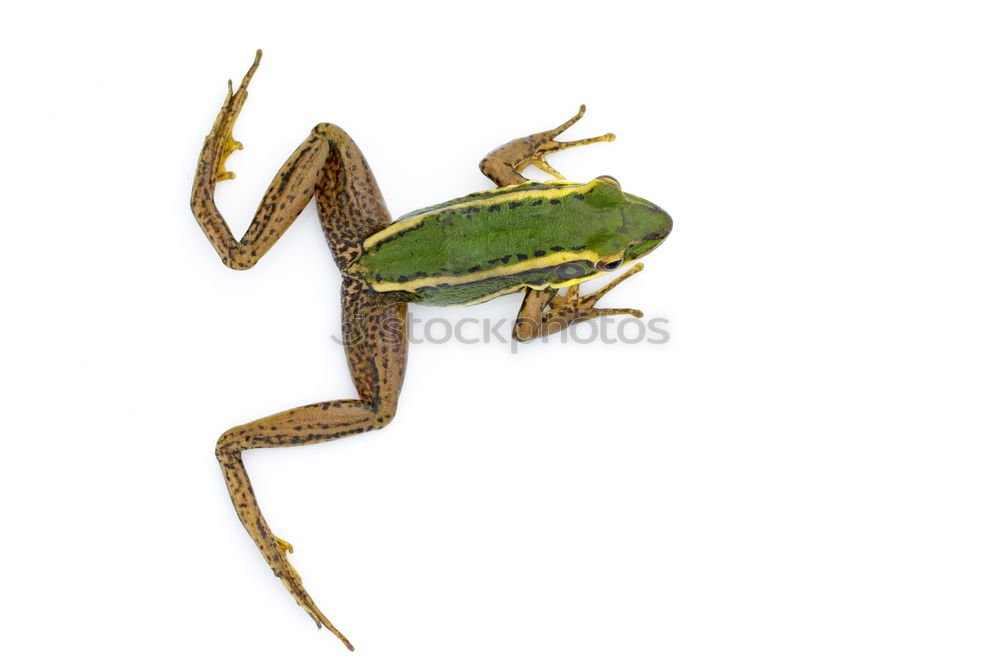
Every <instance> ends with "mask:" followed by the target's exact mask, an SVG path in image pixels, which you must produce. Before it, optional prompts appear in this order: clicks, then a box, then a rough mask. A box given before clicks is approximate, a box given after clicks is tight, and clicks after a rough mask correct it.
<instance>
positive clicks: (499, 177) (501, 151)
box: [479, 104, 615, 187]
mask: <svg viewBox="0 0 1000 667" xmlns="http://www.w3.org/2000/svg"><path fill="white" fill-rule="evenodd" d="M586 111H587V107H586V105H584V104H581V105H580V110H579V111H578V112H577V113H576V115H574V116H573V117H572V118H570V119H569V120H567V121H566V122H565V123H563V124H562V125H559V126H558V127H554V128H552V129H551V130H545V131H544V132H536V133H535V134H529V135H528V136H526V137H520V138H519V139H514V140H512V141H508V142H507V143H505V144H504V145H502V146H500V147H499V148H496V149H494V150H493V151H491V152H490V153H489V154H488V155H487V156H486V157H484V158H483V160H482V162H480V163H479V169H480V171H482V172H483V174H485V175H486V177H487V178H488V179H490V180H491V181H493V182H494V183H496V184H497V186H498V187H503V186H505V185H515V184H517V183H524V182H525V181H527V180H528V179H527V178H525V177H524V176H523V175H522V174H521V171H522V170H523V169H525V168H526V167H528V166H530V165H534V166H536V167H538V168H539V169H541V170H542V171H544V172H546V173H548V174H550V175H552V176H553V177H554V178H556V179H558V180H560V181H561V180H565V179H564V178H563V175H562V174H560V173H559V172H558V171H556V170H555V169H553V168H552V166H551V165H549V163H548V162H547V161H546V159H545V156H546V155H548V154H549V153H554V152H556V151H561V150H565V149H567V148H572V147H574V146H585V145H587V144H593V143H597V142H599V141H614V140H615V135H614V134H611V133H610V132H609V133H608V134H602V135H601V136H599V137H590V138H589V139H577V140H576V141H558V140H556V137H557V136H559V135H560V134H562V133H563V132H564V131H565V130H566V129H568V128H569V127H570V126H572V125H573V124H574V123H576V122H577V121H578V120H580V119H581V118H583V114H584V113H585V112H586Z"/></svg>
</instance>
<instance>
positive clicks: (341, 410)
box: [191, 51, 672, 650]
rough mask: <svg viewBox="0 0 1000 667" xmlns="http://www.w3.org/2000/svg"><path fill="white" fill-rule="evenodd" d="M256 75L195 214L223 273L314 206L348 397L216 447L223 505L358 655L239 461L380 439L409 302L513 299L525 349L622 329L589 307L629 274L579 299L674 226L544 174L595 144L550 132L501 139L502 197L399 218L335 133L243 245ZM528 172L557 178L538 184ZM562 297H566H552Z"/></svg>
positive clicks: (262, 213) (282, 189)
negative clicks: (550, 338)
mask: <svg viewBox="0 0 1000 667" xmlns="http://www.w3.org/2000/svg"><path fill="white" fill-rule="evenodd" d="M260 58H261V52H260V51H257V56H256V58H255V59H254V63H253V65H252V66H251V67H250V70H249V71H248V72H247V74H246V76H245V77H244V78H243V81H242V83H241V85H240V87H239V88H238V89H237V90H236V92H235V93H234V92H233V86H232V81H230V82H229V90H228V93H227V95H226V100H225V102H224V103H223V106H222V110H221V111H220V112H219V115H218V117H217V118H216V120H215V123H214V125H213V127H212V130H211V132H210V133H209V135H208V136H207V137H206V139H205V144H204V147H203V148H202V151H201V155H200V157H199V159H198V166H197V171H196V174H195V178H194V186H193V188H192V192H191V208H192V211H193V212H194V217H195V219H197V221H198V223H199V224H200V225H201V228H202V230H204V232H205V235H206V236H208V239H209V241H211V243H212V245H213V246H214V247H215V249H216V251H217V252H218V253H219V256H220V257H221V258H222V261H223V263H224V264H225V265H226V266H228V267H230V268H232V269H239V270H243V269H249V268H250V267H252V266H253V265H254V264H256V263H257V261H258V260H259V259H260V258H261V257H263V256H264V254H265V253H266V252H267V251H268V250H269V249H270V248H271V246H273V245H274V243H275V242H276V241H277V240H278V239H279V238H280V237H281V235H282V234H283V233H284V232H285V230H286V229H288V227H289V225H291V224H292V222H293V221H294V220H295V218H296V217H297V216H298V215H299V213H301V212H302V210H303V208H305V206H306V204H307V203H308V202H309V201H310V200H312V199H315V200H316V205H317V207H318V210H319V218H320V221H321V224H322V226H323V231H324V233H325V235H326V239H327V243H328V244H329V246H330V251H331V252H332V254H333V259H334V261H335V262H336V263H337V266H338V268H339V269H340V271H341V273H342V274H343V284H342V288H341V308H342V320H343V323H344V336H343V340H344V347H345V351H346V353H347V361H348V366H349V369H350V373H351V377H352V379H353V380H354V385H355V388H356V390H357V394H358V397H357V398H349V399H343V400H334V401H324V402H322V403H315V404H313V405H306V406H302V407H298V408H294V409H291V410H286V411H284V412H279V413H277V414H274V415H271V416H269V417H264V418H262V419H258V420H256V421H252V422H250V423H248V424H244V425H242V426H237V427H235V428H232V429H230V430H228V431H226V432H225V433H224V434H223V435H222V436H221V437H220V438H219V441H218V444H217V446H216V456H217V458H218V460H219V463H220V465H221V466H222V472H223V474H224V477H225V481H226V485H227V487H228V489H229V494H230V496H231V497H232V501H233V505H234V506H235V508H236V512H237V514H238V515H239V518H240V520H241V521H242V522H243V525H244V527H245V528H246V530H247V532H249V533H250V536H251V537H252V538H253V540H254V542H255V543H256V544H257V547H258V548H259V549H260V552H261V554H262V555H263V556H264V558H265V559H266V560H267V562H268V564H269V565H270V566H271V569H272V570H273V572H274V574H275V575H276V576H277V577H278V578H279V579H281V581H282V583H284V585H285V587H286V588H287V589H288V591H289V592H290V593H291V595H292V597H293V598H295V600H296V602H298V603H299V604H300V605H301V606H302V607H303V608H305V610H306V611H307V612H308V613H309V615H310V616H311V617H312V618H313V620H314V621H316V623H317V625H318V626H321V627H326V628H327V629H329V630H330V631H331V632H332V633H334V634H335V635H336V636H337V637H339V638H340V640H341V641H343V643H344V645H345V646H347V648H348V649H350V650H354V649H353V646H352V645H351V643H350V642H349V641H348V640H347V638H346V637H345V636H344V635H343V634H342V633H341V632H340V631H339V630H337V628H336V627H334V625H333V624H332V623H331V622H330V621H329V620H328V619H327V618H326V616H325V615H323V613H322V612H321V611H320V610H319V608H318V607H317V606H316V604H315V602H313V600H312V598H311V597H310V596H309V593H308V592H306V589H305V587H304V586H303V584H302V579H301V577H300V576H299V575H298V573H297V572H296V571H295V569H294V568H293V567H292V565H291V564H290V563H289V560H288V554H289V553H291V552H292V547H291V545H290V544H289V543H288V542H285V541H284V540H282V539H280V538H278V537H276V536H275V535H274V534H273V533H272V532H271V529H270V528H269V527H268V525H267V522H266V521H265V520H264V516H263V515H262V513H261V510H260V507H259V506H258V504H257V500H256V498H255V496H254V492H253V487H252V486H251V484H250V479H249V477H248V476H247V472H246V469H245V467H244V465H243V460H242V453H243V452H244V451H246V450H249V449H256V448H262V447H292V446H296V445H305V444H309V443H314V442H326V441H330V440H335V439H337V438H343V437H347V436H349V435H354V434H357V433H364V432H365V431H371V430H374V429H379V428H382V427H384V426H386V425H388V424H389V422H390V421H392V418H393V415H394V414H395V412H396V405H397V401H398V399H399V392H400V389H401V387H402V384H403V375H404V369H405V366H406V353H407V337H406V319H405V318H406V310H407V306H408V305H409V304H411V303H418V304H425V305H443V306H455V305H467V304H473V303H479V302H482V301H485V300H487V299H492V298H494V297H497V296H500V295H502V294H510V293H513V292H520V293H522V294H523V300H522V302H521V307H520V310H519V312H518V316H517V319H516V323H515V325H514V330H513V337H514V338H515V339H516V340H518V341H526V340H530V339H533V338H538V337H540V336H545V335H548V334H551V333H553V332H557V331H561V330H563V329H565V328H566V327H569V326H570V325H572V324H574V323H576V322H580V321H584V320H589V319H592V318H595V317H605V316H609V315H631V316H635V317H642V313H641V312H640V311H638V310H635V309H632V308H598V307H596V303H597V301H598V300H599V299H600V298H601V297H603V296H604V295H605V294H607V293H608V292H609V291H610V290H612V289H614V287H615V286H616V285H618V284H619V283H621V281H622V280H625V279H626V278H628V277H629V276H632V275H634V274H635V273H637V272H638V271H640V270H641V269H642V264H640V263H634V264H633V265H632V266H631V268H630V269H629V270H628V271H626V272H624V273H623V274H622V275H621V276H619V277H618V278H617V279H615V280H614V281H612V282H611V283H609V284H608V285H606V286H605V287H603V288H602V289H600V290H597V291H596V292H593V293H592V294H588V295H581V294H580V292H579V289H580V287H579V286H580V283H582V282H583V281H586V280H589V279H591V278H595V277H597V276H601V275H605V274H607V273H608V272H611V271H615V270H616V269H618V268H619V267H623V266H625V265H627V264H630V263H633V262H635V260H637V259H639V258H641V257H643V256H645V255H646V254H648V253H649V252H650V251H652V250H653V249H654V248H656V247H657V246H658V245H660V243H662V242H663V240H664V239H665V238H666V236H667V234H669V233H670V230H671V227H672V221H671V218H670V216H669V215H667V213H666V212H665V211H663V210H662V209H661V208H659V207H658V206H656V205H655V204H653V203H651V202H649V201H647V200H645V199H643V198H641V197H637V196H635V195H632V194H628V193H626V192H624V191H623V190H622V188H621V185H620V184H619V183H618V181H616V180H615V179H614V178H611V177H610V176H600V177H598V178H595V179H594V180H592V181H589V182H586V183H577V182H571V181H567V180H565V179H564V178H563V176H562V175H561V174H559V173H558V172H557V171H556V170H555V169H553V168H552V167H551V165H549V164H548V162H547V161H546V156H547V155H548V154H550V153H553V152H555V151H560V150H564V149H566V148H570V147H573V146H581V145H585V144H591V143H594V142H599V141H612V140H614V135H613V134H605V135H602V136H600V137H592V138H589V139H582V140H577V141H558V140H556V138H555V137H556V136H558V135H559V134H561V133H562V132H563V131H564V130H566V129H567V128H568V127H570V126H571V125H573V124H574V123H576V122H577V121H578V120H579V119H580V118H581V117H582V116H583V113H584V111H585V107H583V106H581V107H580V110H579V112H578V113H577V114H576V115H574V116H573V117H572V118H570V119H569V120H568V121H566V122H565V123H563V124H561V125H559V126H558V127H556V128H554V129H551V130H547V131H544V132H538V133H535V134H531V135H529V136H526V137H522V138H519V139H515V140H513V141H510V142H508V143H506V144H504V145H502V146H500V147H499V148H497V149H496V150H494V151H492V152H491V153H489V154H488V155H487V156H486V157H485V158H484V159H483V160H482V162H480V164H479V167H480V170H481V171H482V172H483V174H485V175H486V176H487V177H488V178H489V179H490V180H491V181H493V183H494V184H495V185H496V186H497V187H496V188H495V189H492V190H485V191H482V192H477V193H474V194H470V195H467V196H465V197H459V198H457V199H452V200H450V201H446V202H444V203H442V204H437V205H435V206H428V207H426V208H422V209H419V210H417V211H413V212H412V213H409V214H407V215H404V216H403V217H401V218H399V219H397V220H395V221H394V220H393V218H392V216H391V215H390V214H389V209H388V208H387V207H386V204H385V201H384V200H383V198H382V193H381V191H380V190H379V186H378V184H377V183H376V181H375V176H374V174H373V173H372V170H371V168H370V167H369V166H368V163H367V162H366V161H365V158H364V156H363V155H362V154H361V150H360V149H359V148H358V146H357V145H356V144H355V143H354V141H353V140H352V139H351V138H350V137H349V136H348V135H347V133H346V132H344V130H342V129H341V128H339V127H337V126H336V125H331V124H328V123H322V124H320V125H317V126H316V127H315V128H313V130H312V132H310V133H309V136H308V137H306V139H305V141H303V142H302V144H301V145H300V146H299V147H298V148H297V149H295V151H294V152H293V153H292V155H291V157H289V158H288V160H287V161H286V162H285V164H284V165H283V166H282V167H281V169H280V170H279V171H278V173H277V175H276V176H275V177H274V180H273V181H272V182H271V185H270V186H269V187H268V189H267V192H266V193H265V194H264V197H263V200H262V201H261V203H260V206H259V208H258V209H257V213H256V215H254V218H253V221H252V222H251V223H250V226H249V227H248V229H247V231H246V233H245V234H244V235H243V238H241V239H239V240H237V238H236V237H235V236H234V235H233V233H232V231H231V230H230V228H229V226H228V225H227V224H226V221H225V219H224V218H223V217H222V214H221V213H220V212H219V210H218V208H217V207H216V205H215V201H214V196H215V187H216V184H217V183H218V182H219V181H223V180H226V179H230V178H233V177H234V175H233V174H232V173H231V172H228V171H226V168H225V161H226V158H227V157H228V156H229V155H230V154H231V153H232V152H233V151H234V150H237V149H241V148H242V145H241V144H240V143H239V142H237V141H236V140H235V139H233V133H232V131H233V125H234V124H235V122H236V118H237V116H238V115H239V113H240V110H241V108H242V107H243V104H244V102H245V101H246V98H247V88H248V86H249V84H250V79H251V78H252V77H253V75H254V72H255V71H256V70H257V67H258V65H259V64H260ZM529 165H535V166H537V167H539V168H540V169H542V170H543V171H545V172H546V173H549V174H551V175H552V176H553V177H554V178H555V179H556V180H552V181H545V182H539V181H532V180H528V179H527V178H525V177H524V176H523V175H522V173H521V172H522V170H523V169H524V168H526V167H527V166H529ZM562 288H566V291H565V293H563V294H560V293H559V292H560V289H562Z"/></svg>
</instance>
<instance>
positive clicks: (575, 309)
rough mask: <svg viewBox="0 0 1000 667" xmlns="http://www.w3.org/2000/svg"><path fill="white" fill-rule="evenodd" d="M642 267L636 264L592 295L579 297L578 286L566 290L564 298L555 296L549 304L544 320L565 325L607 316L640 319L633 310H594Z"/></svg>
mask: <svg viewBox="0 0 1000 667" xmlns="http://www.w3.org/2000/svg"><path fill="white" fill-rule="evenodd" d="M642 269H643V265H642V264H641V263H639V264H636V265H635V266H633V267H632V268H631V269H629V270H628V271H626V272H625V273H623V274H622V275H620V276H618V277H617V278H615V279H614V280H612V281H611V282H610V283H608V284H607V285H605V286H604V287H602V288H601V289H599V290H597V291H596V292H594V293H593V294H588V295H586V296H580V285H579V284H576V285H572V286H571V287H570V288H569V289H567V290H566V294H565V296H560V295H558V294H557V295H556V296H554V297H552V300H551V301H550V302H549V310H548V312H547V313H545V317H546V319H551V320H561V321H562V322H564V323H565V325H569V324H573V323H574V322H582V321H583V320H590V319H593V318H595V317H606V316H608V315H632V316H633V317H642V311H641V310H636V309H635V308H595V307H594V306H595V304H596V303H597V301H598V300H599V299H600V298H601V297H602V296H604V295H605V294H607V293H608V292H610V291H611V290H613V289H614V288H615V287H617V286H618V285H620V284H621V283H622V281H624V280H627V279H629V278H631V277H632V276H634V275H635V274H637V273H639V272H640V271H642Z"/></svg>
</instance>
